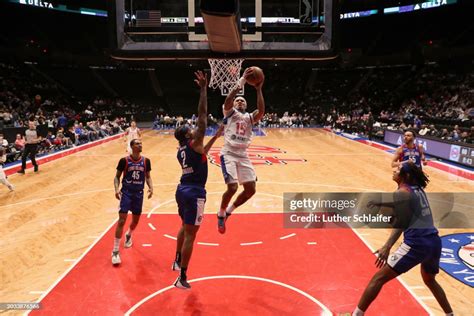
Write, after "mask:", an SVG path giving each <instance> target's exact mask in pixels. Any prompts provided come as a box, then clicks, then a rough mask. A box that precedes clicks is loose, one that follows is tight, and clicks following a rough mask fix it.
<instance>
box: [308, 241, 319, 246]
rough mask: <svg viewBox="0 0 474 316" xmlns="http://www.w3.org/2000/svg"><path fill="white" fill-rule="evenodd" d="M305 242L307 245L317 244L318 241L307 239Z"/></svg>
mask: <svg viewBox="0 0 474 316" xmlns="http://www.w3.org/2000/svg"><path fill="white" fill-rule="evenodd" d="M307 244H308V245H317V244H318V243H317V242H315V241H308V242H307Z"/></svg>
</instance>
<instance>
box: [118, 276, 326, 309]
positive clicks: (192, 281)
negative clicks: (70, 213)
mask: <svg viewBox="0 0 474 316" xmlns="http://www.w3.org/2000/svg"><path fill="white" fill-rule="evenodd" d="M216 279H217V280H218V279H244V280H254V281H255V280H256V281H263V282H267V283H271V284H275V285H279V286H281V287H284V288H286V289H289V290H292V291H293V292H296V293H298V294H300V295H302V296H304V297H306V298H307V299H309V300H310V301H312V302H313V303H316V304H317V305H318V306H319V307H320V308H321V309H322V310H323V313H322V314H321V315H322V316H330V315H333V313H332V312H331V310H330V309H329V308H328V307H326V306H325V305H324V304H323V303H321V302H320V301H319V300H318V299H316V298H315V297H314V296H311V295H310V294H308V293H306V292H305V291H303V290H300V289H299V288H297V287H295V286H292V285H289V284H286V283H283V282H280V281H275V280H272V279H267V278H262V277H256V276H248V275H235V274H230V275H214V276H207V277H202V278H197V279H192V280H189V281H188V283H194V282H199V281H207V280H216ZM174 288H175V286H174V285H170V286H167V287H164V288H162V289H160V290H158V291H156V292H154V293H152V294H150V295H148V296H147V297H145V298H143V299H142V300H140V301H138V302H137V303H135V304H134V305H133V306H132V307H131V308H129V309H128V310H127V311H126V312H125V314H124V315H125V316H129V315H130V314H131V313H133V312H135V311H136V310H137V309H138V308H139V307H140V306H142V305H143V304H145V303H146V302H148V301H149V300H151V299H152V298H154V297H156V296H158V295H160V294H161V293H164V292H166V291H168V290H172V289H174Z"/></svg>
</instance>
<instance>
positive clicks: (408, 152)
mask: <svg viewBox="0 0 474 316" xmlns="http://www.w3.org/2000/svg"><path fill="white" fill-rule="evenodd" d="M415 137H416V135H415V132H414V131H411V130H408V131H405V133H404V134H403V140H404V142H405V143H404V144H403V145H402V146H400V147H398V148H397V150H396V151H395V154H394V155H393V159H392V168H396V167H398V166H400V165H401V164H403V163H405V162H406V161H412V162H413V163H414V164H415V165H416V166H418V167H420V168H421V165H422V164H423V165H426V160H425V153H424V150H423V146H422V145H421V144H418V145H417V144H416V143H415Z"/></svg>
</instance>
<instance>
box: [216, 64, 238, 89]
mask: <svg viewBox="0 0 474 316" xmlns="http://www.w3.org/2000/svg"><path fill="white" fill-rule="evenodd" d="M208 61H209V65H210V66H211V80H210V81H209V88H212V89H217V88H221V89H222V83H223V82H226V83H232V84H233V87H232V89H233V88H234V87H235V86H236V85H237V83H238V81H239V79H240V69H241V68H242V62H243V61H244V59H208Z"/></svg>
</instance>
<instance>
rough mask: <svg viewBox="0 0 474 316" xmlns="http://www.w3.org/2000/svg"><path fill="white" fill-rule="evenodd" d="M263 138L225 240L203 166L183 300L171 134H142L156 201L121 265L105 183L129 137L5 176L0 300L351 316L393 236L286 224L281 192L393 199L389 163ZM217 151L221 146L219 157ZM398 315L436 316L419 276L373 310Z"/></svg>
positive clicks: (446, 182)
mask: <svg viewBox="0 0 474 316" xmlns="http://www.w3.org/2000/svg"><path fill="white" fill-rule="evenodd" d="M265 135H266V136H261V137H255V138H254V140H253V145H254V147H253V149H252V151H253V152H254V153H255V155H256V158H258V159H260V160H262V159H264V158H265V157H271V158H272V160H271V162H272V163H260V164H256V171H257V175H258V184H257V194H256V195H255V196H254V197H253V198H252V200H250V201H249V202H248V203H247V204H246V205H244V206H243V207H241V208H239V209H237V210H236V215H235V216H233V217H232V218H230V219H229V223H228V231H227V232H226V234H225V235H220V234H219V233H218V232H217V228H216V217H215V213H216V211H217V209H218V205H219V202H220V196H221V194H222V192H223V190H224V184H223V181H222V175H221V171H220V168H219V167H218V166H213V165H210V167H209V181H208V185H207V191H208V201H207V203H206V211H205V217H204V223H203V225H202V228H201V231H200V232H199V234H198V237H197V244H196V245H195V252H194V254H193V258H192V261H191V266H190V270H189V272H188V274H189V278H190V279H191V280H192V281H191V284H192V290H191V291H183V290H178V289H176V288H174V287H173V286H172V284H173V282H174V280H175V279H176V276H177V275H176V272H173V271H171V263H172V261H173V258H174V247H175V238H176V233H177V230H178V227H179V218H178V215H177V211H176V205H175V201H174V191H175V188H176V184H177V182H178V180H179V176H180V171H181V169H180V167H179V165H178V164H177V162H176V161H175V160H176V158H175V150H176V143H175V140H174V138H173V136H171V135H163V134H161V133H158V132H156V131H146V132H145V134H144V137H143V143H144V145H143V148H144V152H143V154H144V155H145V156H147V157H149V158H150V159H151V161H152V168H153V171H152V177H153V181H154V186H155V196H154V197H153V198H152V199H151V200H146V201H145V204H144V215H143V216H142V219H141V222H140V223H139V226H138V228H137V231H136V233H135V235H134V245H133V247H132V248H130V249H122V250H121V253H122V264H121V265H120V266H119V267H113V266H112V264H111V263H110V254H111V249H112V246H113V229H114V227H115V226H114V225H115V223H116V218H117V206H118V201H117V200H115V197H114V194H113V183H112V182H113V181H112V180H113V177H114V174H115V167H116V164H117V162H118V160H119V159H120V157H122V156H123V155H124V150H125V148H124V143H123V141H121V140H112V141H110V142H107V143H103V144H98V145H97V146H95V147H92V148H87V149H85V150H83V151H78V152H76V153H73V154H71V155H69V156H65V157H62V158H59V159H57V160H53V161H51V162H48V163H44V164H42V166H41V169H40V172H39V173H38V174H33V173H31V172H27V174H26V175H25V176H19V175H12V176H10V179H11V181H12V182H13V183H15V185H17V190H16V191H15V192H14V193H6V192H2V193H1V194H2V199H1V204H0V208H1V209H2V211H1V214H2V217H1V219H2V220H1V227H3V229H2V230H3V232H2V233H3V234H2V235H3V238H2V283H3V284H4V286H3V287H2V297H3V298H4V299H5V300H6V301H24V302H41V303H42V309H41V310H36V311H33V312H32V313H33V314H36V313H41V314H48V315H52V314H53V315H64V314H76V315H84V314H107V315H108V314H110V315H112V314H114V315H116V314H123V313H130V314H137V315H146V314H150V313H156V311H158V313H159V314H163V315H190V314H196V313H197V314H204V315H214V314H215V315H217V314H222V313H223V312H225V313H227V314H230V315H252V314H256V313H260V314H264V315H299V314H301V315H319V314H321V315H331V314H332V315H338V314H343V313H345V312H351V311H352V310H353V308H354V307H355V305H356V304H357V301H358V299H359V297H360V295H361V293H362V291H363V289H364V288H365V286H366V284H367V282H368V281H369V279H370V277H371V276H372V275H373V273H374V272H375V271H376V268H375V266H374V261H375V257H374V256H373V255H372V250H373V249H376V248H377V247H380V246H381V245H382V244H383V243H384V242H385V239H386V238H387V237H388V234H389V230H385V229H358V230H351V229H317V228H314V229H288V228H284V225H283V215H282V207H283V203H282V198H283V193H284V192H364V191H372V192H373V191H375V192H377V191H384V192H385V191H386V192H390V191H393V190H394V188H395V185H394V183H393V182H392V180H391V168H390V167H389V164H390V158H391V155H390V154H389V153H387V152H385V151H384V150H381V149H379V148H375V147H372V146H368V145H366V144H363V143H361V142H357V141H353V140H350V139H347V138H344V137H341V136H338V135H335V134H333V133H331V132H328V131H325V130H323V129H286V130H283V129H282V130H280V129H268V130H265ZM221 145H222V139H219V140H218V142H217V143H216V148H218V147H219V146H221ZM211 156H212V155H211ZM265 160H267V159H265ZM85 166H87V167H85ZM426 171H427V172H428V174H429V175H430V177H431V179H432V182H431V183H430V185H429V187H428V191H430V192H444V191H448V190H449V191H451V192H454V191H455V192H472V191H473V182H472V181H471V180H468V179H466V178H464V177H461V176H458V175H455V174H452V173H447V172H445V171H442V170H439V169H437V168H434V167H427V168H426ZM66 174H67V175H71V176H68V177H64V175H66ZM453 232H457V231H453V230H441V235H446V234H450V233H453ZM465 232H466V231H465ZM121 247H122V245H121ZM439 280H440V282H441V284H442V286H443V287H444V289H445V290H446V292H447V295H448V297H449V299H450V301H451V302H452V304H453V308H454V310H455V311H456V313H457V314H458V315H469V313H470V307H469V306H470V304H468V303H467V302H469V301H471V300H472V299H473V293H472V288H470V287H469V286H467V285H464V284H462V283H460V282H459V281H457V280H455V279H453V278H452V277H451V276H449V275H448V274H446V273H444V272H441V273H440V275H439ZM78 302H81V303H80V304H79V303H78ZM394 302H398V303H397V304H394ZM399 306H403V308H404V310H406V312H407V315H428V314H430V313H432V314H434V315H442V313H441V311H440V309H439V306H438V305H437V303H436V301H435V300H434V298H433V297H432V296H431V294H430V292H429V290H428V289H427V288H426V287H424V285H423V282H422V280H421V277H420V275H419V271H418V269H414V270H413V271H410V272H409V273H407V274H405V275H403V276H402V277H400V278H399V279H398V280H397V281H394V282H391V283H390V284H388V285H387V286H386V287H385V288H384V289H383V290H382V292H381V294H380V296H379V298H378V299H377V300H376V301H375V302H374V304H373V306H372V307H371V308H370V310H369V312H368V315H396V314H398V313H399V311H398V310H399V308H398V307H399ZM10 313H13V312H10Z"/></svg>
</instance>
